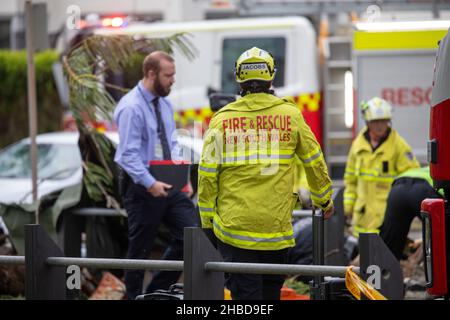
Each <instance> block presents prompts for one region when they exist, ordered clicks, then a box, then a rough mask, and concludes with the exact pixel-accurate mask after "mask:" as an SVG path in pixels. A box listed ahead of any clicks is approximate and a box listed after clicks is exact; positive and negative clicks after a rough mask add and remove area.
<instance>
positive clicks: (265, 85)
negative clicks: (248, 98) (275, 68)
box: [240, 80, 274, 97]
mask: <svg viewBox="0 0 450 320" xmlns="http://www.w3.org/2000/svg"><path fill="white" fill-rule="evenodd" d="M271 85H272V82H271V81H260V80H250V81H245V82H242V83H241V92H240V95H241V96H242V97H243V96H245V95H247V94H249V93H269V94H273V93H274V91H273V90H270V86H271Z"/></svg>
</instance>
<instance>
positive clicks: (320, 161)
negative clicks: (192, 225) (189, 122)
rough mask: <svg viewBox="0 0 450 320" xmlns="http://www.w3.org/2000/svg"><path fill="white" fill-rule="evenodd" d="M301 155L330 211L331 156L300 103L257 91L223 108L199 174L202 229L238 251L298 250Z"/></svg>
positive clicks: (314, 191)
mask: <svg viewBox="0 0 450 320" xmlns="http://www.w3.org/2000/svg"><path fill="white" fill-rule="evenodd" d="M295 155H297V156H298V157H299V158H300V159H301V160H302V162H303V165H304V167H305V172H306V176H307V179H308V183H309V186H310V190H311V197H312V201H313V203H314V204H315V205H316V206H318V207H319V208H321V209H327V208H329V206H331V204H332V200H331V194H332V186H331V180H330V178H329V176H328V172H327V167H326V165H325V161H324V158H323V154H322V151H321V149H320V146H319V144H318V143H317V141H316V139H315V137H314V135H313V133H312V132H311V130H310V128H309V127H308V125H307V124H306V123H305V121H304V119H303V117H302V115H301V113H300V110H299V109H298V108H297V107H296V105H295V104H294V103H292V102H289V101H287V100H283V99H280V98H277V97H275V96H273V95H270V94H266V93H256V94H248V95H246V96H244V97H242V98H240V99H238V100H237V101H236V102H233V103H231V104H228V105H227V106H225V107H224V108H222V109H221V110H220V111H218V112H217V113H216V114H215V115H214V117H213V118H212V119H211V122H210V125H209V129H208V131H207V133H206V137H205V140H204V145H203V151H202V156H201V160H200V164H199V171H198V173H199V181H198V185H199V187H198V192H199V199H198V206H199V211H200V217H201V222H202V227H203V228H213V230H214V234H215V235H216V236H217V238H218V239H220V240H221V241H222V242H225V243H227V244H229V245H232V246H235V247H238V248H243V249H250V250H280V249H284V248H287V247H292V246H294V245H295V239H294V235H293V229H292V210H293V208H294V206H295V204H296V203H297V199H298V195H297V194H294V193H293V192H292V191H293V187H294V183H295V180H296V178H297V177H296V176H295V174H294V173H295V162H294V156H295Z"/></svg>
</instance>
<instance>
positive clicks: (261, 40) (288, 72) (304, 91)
mask: <svg viewBox="0 0 450 320" xmlns="http://www.w3.org/2000/svg"><path fill="white" fill-rule="evenodd" d="M95 32H96V33H97V34H127V35H134V36H143V37H148V38H153V37H165V36H170V35H173V34H175V33H178V32H186V33H188V34H189V36H188V38H189V39H190V40H191V42H192V44H193V45H194V47H195V48H196V59H194V60H193V61H189V60H188V59H187V58H186V57H184V56H183V55H182V54H181V53H180V52H175V59H176V67H177V74H176V76H175V79H176V83H175V85H174V87H173V88H172V93H171V94H170V96H169V99H170V100H171V102H172V103H173V105H174V109H175V111H176V112H177V114H176V120H177V121H178V122H179V124H180V126H181V127H186V126H189V125H192V122H193V121H202V122H203V123H205V124H207V123H208V122H209V119H210V117H211V115H212V111H211V109H210V108H209V102H208V96H209V93H211V92H214V91H218V92H221V93H231V94H236V93H237V92H238V86H237V84H236V81H235V78H234V64H235V61H236V59H237V58H238V57H239V55H240V54H241V53H242V52H244V51H245V50H247V49H249V48H251V47H253V46H256V47H260V48H262V49H264V50H267V51H269V52H270V53H271V54H272V55H273V56H274V58H275V63H276V68H277V73H276V76H275V80H274V83H273V86H274V88H275V92H276V94H277V95H278V96H292V97H293V98H294V99H295V100H296V101H297V103H298V106H299V108H301V109H302V111H303V114H304V116H305V119H306V121H307V122H308V123H309V125H310V126H311V128H312V130H313V131H314V133H315V134H316V136H317V137H318V139H319V140H320V139H321V135H322V125H321V120H320V119H321V116H320V112H321V110H320V109H321V107H320V105H321V101H320V100H321V95H320V90H319V77H318V73H319V70H318V61H317V60H318V54H317V45H316V43H317V40H316V34H315V31H314V29H313V26H312V24H311V23H310V22H309V21H308V20H307V19H306V18H303V17H281V18H251V19H227V20H206V21H199V22H183V23H143V24H134V25H129V26H126V27H121V28H100V29H97V30H96V31H95Z"/></svg>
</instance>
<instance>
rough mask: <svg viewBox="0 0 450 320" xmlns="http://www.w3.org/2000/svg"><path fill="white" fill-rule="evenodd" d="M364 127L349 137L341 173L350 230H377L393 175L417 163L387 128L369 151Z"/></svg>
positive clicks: (399, 137) (413, 166)
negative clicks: (385, 137)
mask: <svg viewBox="0 0 450 320" xmlns="http://www.w3.org/2000/svg"><path fill="white" fill-rule="evenodd" d="M366 131H367V128H364V129H363V130H362V131H361V132H360V133H359V135H358V137H357V138H356V139H355V141H353V143H352V146H351V148H350V153H349V156H348V160H347V166H346V168H345V174H344V184H345V191H344V212H345V214H347V215H351V214H353V219H352V226H353V234H354V235H355V236H358V235H359V233H361V232H363V233H366V232H368V233H378V232H379V230H378V229H379V227H380V226H381V224H382V223H383V220H384V211H385V209H386V200H387V196H388V194H389V191H390V190H391V184H392V182H393V181H394V179H395V178H396V177H397V176H398V175H399V174H401V173H402V172H405V171H406V170H408V169H411V168H416V167H419V163H418V161H417V160H416V158H415V157H414V155H413V153H412V150H411V147H410V146H409V145H408V144H407V143H406V141H405V140H404V139H403V138H402V137H401V136H400V135H399V134H398V133H397V131H395V130H394V129H391V132H390V134H389V136H388V138H387V139H386V140H385V141H384V142H383V143H382V144H381V145H380V146H379V147H378V148H377V149H375V151H372V147H371V145H370V143H369V141H367V139H366V138H365V137H364V134H365V132H366Z"/></svg>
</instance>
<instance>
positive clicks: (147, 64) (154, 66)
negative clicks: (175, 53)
mask: <svg viewBox="0 0 450 320" xmlns="http://www.w3.org/2000/svg"><path fill="white" fill-rule="evenodd" d="M163 59H164V60H166V61H169V62H174V61H175V60H174V59H173V58H172V56H170V55H169V54H168V53H166V52H164V51H153V52H152V53H150V54H149V55H147V56H146V57H145V59H144V62H143V63H142V72H143V73H144V78H146V77H147V74H148V72H149V71H150V70H153V71H154V72H155V73H156V74H157V73H159V70H161V66H160V61H161V60H163Z"/></svg>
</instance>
